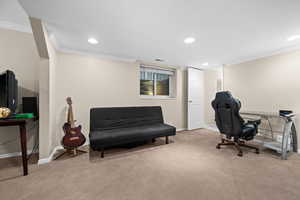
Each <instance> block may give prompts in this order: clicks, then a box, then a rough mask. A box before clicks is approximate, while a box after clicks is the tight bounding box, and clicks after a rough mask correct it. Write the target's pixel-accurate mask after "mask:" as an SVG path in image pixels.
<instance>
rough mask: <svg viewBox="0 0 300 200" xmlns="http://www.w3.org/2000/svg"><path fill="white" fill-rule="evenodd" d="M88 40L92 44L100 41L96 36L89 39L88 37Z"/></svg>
mask: <svg viewBox="0 0 300 200" xmlns="http://www.w3.org/2000/svg"><path fill="white" fill-rule="evenodd" d="M88 42H89V43H90V44H98V43H99V42H98V40H96V39H95V38H89V39H88Z"/></svg>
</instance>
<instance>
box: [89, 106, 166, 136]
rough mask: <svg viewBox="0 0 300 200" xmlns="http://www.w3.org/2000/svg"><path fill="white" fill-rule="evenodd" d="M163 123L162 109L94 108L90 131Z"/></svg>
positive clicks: (150, 107) (153, 107) (151, 107)
mask: <svg viewBox="0 0 300 200" xmlns="http://www.w3.org/2000/svg"><path fill="white" fill-rule="evenodd" d="M157 123H163V116H162V111H161V107H159V106H149V107H113V108H92V109H91V111H90V131H101V130H108V129H119V128H128V127H136V126H144V125H151V124H157Z"/></svg>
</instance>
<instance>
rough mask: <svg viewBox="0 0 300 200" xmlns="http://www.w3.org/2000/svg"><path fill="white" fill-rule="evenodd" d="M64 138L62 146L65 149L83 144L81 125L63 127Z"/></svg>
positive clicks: (67, 124)
mask: <svg viewBox="0 0 300 200" xmlns="http://www.w3.org/2000/svg"><path fill="white" fill-rule="evenodd" d="M63 130H64V132H65V136H64V137H63V139H62V144H63V146H64V147H65V148H67V149H69V148H77V147H79V146H81V145H83V144H84V143H85V140H86V139H85V137H84V135H83V134H82V132H81V125H80V126H77V127H74V128H72V127H71V125H70V124H69V123H65V124H64V126H63Z"/></svg>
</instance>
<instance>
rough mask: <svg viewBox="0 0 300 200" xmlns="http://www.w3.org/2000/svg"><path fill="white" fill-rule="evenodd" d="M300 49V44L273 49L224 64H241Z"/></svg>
mask: <svg viewBox="0 0 300 200" xmlns="http://www.w3.org/2000/svg"><path fill="white" fill-rule="evenodd" d="M298 50H300V44H297V45H293V46H289V47H284V48H280V49H277V50H273V51H268V52H264V53H261V54H257V55H255V56H248V57H244V58H241V59H235V60H232V61H230V62H228V63H226V64H224V65H225V66H226V65H237V64H241V63H245V62H250V61H254V60H258V59H262V58H267V57H271V56H275V55H280V54H284V53H289V52H293V51H298Z"/></svg>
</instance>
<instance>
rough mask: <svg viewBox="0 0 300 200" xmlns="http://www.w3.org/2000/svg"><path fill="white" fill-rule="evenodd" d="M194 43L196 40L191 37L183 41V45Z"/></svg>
mask: <svg viewBox="0 0 300 200" xmlns="http://www.w3.org/2000/svg"><path fill="white" fill-rule="evenodd" d="M195 41H196V39H195V38H193V37H188V38H185V39H184V43H186V44H192V43H194V42H195Z"/></svg>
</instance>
